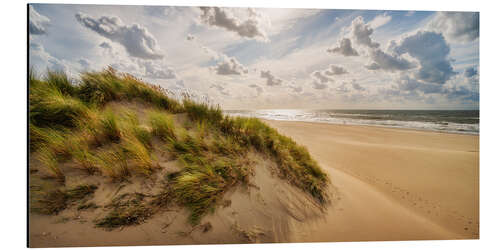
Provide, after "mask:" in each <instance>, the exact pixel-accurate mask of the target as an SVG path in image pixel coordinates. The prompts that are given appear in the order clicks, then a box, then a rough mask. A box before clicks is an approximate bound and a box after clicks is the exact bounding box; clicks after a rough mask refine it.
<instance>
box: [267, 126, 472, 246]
mask: <svg viewBox="0 0 500 250" xmlns="http://www.w3.org/2000/svg"><path fill="white" fill-rule="evenodd" d="M266 123H268V124H269V125H270V126H272V127H274V128H276V129H277V130H278V131H279V132H280V133H283V134H285V135H287V136H290V137H292V138H293V139H294V140H296V141H297V143H299V144H302V145H304V146H306V147H307V148H308V149H309V152H310V153H311V155H312V156H313V158H314V159H316V160H317V161H318V162H319V164H320V166H321V167H322V168H323V169H324V170H325V171H327V172H328V173H329V175H330V178H331V182H332V184H333V185H332V186H333V187H334V188H335V190H332V191H334V192H336V193H337V194H338V196H337V198H336V200H334V201H333V205H332V207H331V208H330V209H329V210H328V212H327V214H326V215H325V217H324V218H323V219H321V220H318V221H316V222H313V223H309V224H308V225H301V226H300V228H297V229H296V230H295V233H294V234H295V235H294V237H293V241H296V242H304V241H311V242H313V241H368V240H424V239H477V238H479V136H477V135H464V134H451V133H438V132H429V131H417V130H409V129H394V128H381V127H370V126H351V125H334V124H325V123H310V122H290V121H271V120H266Z"/></svg>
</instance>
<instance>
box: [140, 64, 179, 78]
mask: <svg viewBox="0 0 500 250" xmlns="http://www.w3.org/2000/svg"><path fill="white" fill-rule="evenodd" d="M138 64H139V66H141V67H143V68H144V76H145V77H148V78H152V79H177V75H176V74H175V71H174V70H173V69H172V68H170V67H168V66H165V65H158V64H156V63H154V62H152V61H146V60H138Z"/></svg>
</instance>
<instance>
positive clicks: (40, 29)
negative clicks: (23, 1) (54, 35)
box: [28, 5, 50, 35]
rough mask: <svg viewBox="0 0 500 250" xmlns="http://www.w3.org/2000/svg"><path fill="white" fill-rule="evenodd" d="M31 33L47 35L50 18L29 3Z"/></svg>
mask: <svg viewBox="0 0 500 250" xmlns="http://www.w3.org/2000/svg"><path fill="white" fill-rule="evenodd" d="M28 8H29V10H28V11H29V18H28V19H29V24H28V28H29V33H30V35H45V34H47V27H45V26H46V25H48V24H49V23H50V19H49V18H48V17H46V16H43V15H41V14H40V13H38V12H37V11H36V10H35V8H33V6H32V5H29V7H28Z"/></svg>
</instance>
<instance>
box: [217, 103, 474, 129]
mask: <svg viewBox="0 0 500 250" xmlns="http://www.w3.org/2000/svg"><path fill="white" fill-rule="evenodd" d="M224 112H225V113H226V114H228V115H231V116H244V117H257V118H263V119H269V120H282V121H306V122H322V123H333V124H348V125H367V126H380V127H392V128H407V129H417V130H430V131H440V132H447V133H462V134H476V135H478V134H479V110H299V109H266V110H227V111H224Z"/></svg>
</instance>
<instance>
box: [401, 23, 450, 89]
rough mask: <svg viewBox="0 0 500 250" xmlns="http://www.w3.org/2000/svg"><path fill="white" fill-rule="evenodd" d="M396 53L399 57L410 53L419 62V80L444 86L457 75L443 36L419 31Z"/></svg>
mask: <svg viewBox="0 0 500 250" xmlns="http://www.w3.org/2000/svg"><path fill="white" fill-rule="evenodd" d="M394 51H395V53H396V54H398V55H402V54H404V53H408V54H409V55H410V56H412V57H414V58H416V59H417V60H418V61H419V64H420V68H419V70H418V72H417V73H416V78H417V79H419V80H422V81H425V82H431V83H439V84H444V83H445V82H446V81H447V80H449V79H450V78H451V77H452V76H453V75H455V74H456V72H454V71H453V68H452V67H451V63H450V60H449V59H448V55H449V53H450V47H449V45H448V44H447V43H446V41H445V39H444V37H443V35H442V34H439V33H435V32H429V31H419V32H417V33H416V34H414V35H411V36H408V37H406V38H404V39H403V40H402V41H401V43H400V44H399V45H397V46H395V47H394Z"/></svg>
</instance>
